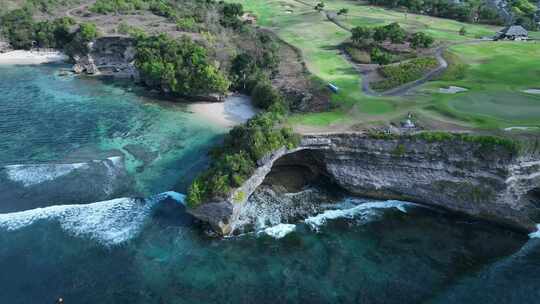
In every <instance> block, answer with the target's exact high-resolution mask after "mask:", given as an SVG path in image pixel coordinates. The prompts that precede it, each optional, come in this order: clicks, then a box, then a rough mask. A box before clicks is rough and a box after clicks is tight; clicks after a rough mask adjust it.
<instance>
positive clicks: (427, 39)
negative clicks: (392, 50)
mask: <svg viewBox="0 0 540 304" xmlns="http://www.w3.org/2000/svg"><path fill="white" fill-rule="evenodd" d="M410 42H411V47H412V48H413V49H418V48H428V47H430V46H431V45H432V44H433V42H434V39H433V37H431V36H429V35H427V34H424V33H421V32H419V33H414V34H413V35H412V37H411V39H410Z"/></svg>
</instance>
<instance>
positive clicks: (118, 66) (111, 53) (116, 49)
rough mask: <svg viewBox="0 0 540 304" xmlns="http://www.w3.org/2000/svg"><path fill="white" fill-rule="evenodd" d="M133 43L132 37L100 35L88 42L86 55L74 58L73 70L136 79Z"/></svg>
mask: <svg viewBox="0 0 540 304" xmlns="http://www.w3.org/2000/svg"><path fill="white" fill-rule="evenodd" d="M134 44H135V41H134V39H133V38H129V37H122V36H117V37H116V36H107V37H100V38H98V39H96V40H95V41H94V42H92V43H90V45H89V49H90V52H89V53H88V55H86V56H82V57H77V58H75V61H76V64H75V65H74V66H73V71H74V72H76V73H78V74H80V73H87V74H90V75H97V74H104V75H113V76H115V77H123V78H135V79H138V77H139V76H138V72H137V69H136V68H135V66H134V64H133V61H134V60H135V46H134Z"/></svg>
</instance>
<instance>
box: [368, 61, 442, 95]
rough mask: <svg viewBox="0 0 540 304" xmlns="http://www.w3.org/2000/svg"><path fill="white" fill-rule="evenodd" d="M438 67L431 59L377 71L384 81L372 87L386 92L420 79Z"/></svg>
mask: <svg viewBox="0 0 540 304" xmlns="http://www.w3.org/2000/svg"><path fill="white" fill-rule="evenodd" d="M437 66H438V62H437V59H435V58H433V57H424V58H416V59H412V60H410V61H407V62H404V63H400V64H398V65H388V66H384V67H381V68H380V69H379V71H380V73H381V75H382V76H383V77H384V80H382V81H379V82H376V83H374V84H373V85H372V87H373V88H374V89H375V90H387V89H390V88H394V87H397V86H400V85H402V84H405V83H409V82H411V81H414V80H417V79H419V78H421V77H422V76H423V75H424V74H425V73H426V72H427V71H429V70H431V69H433V68H435V67H437Z"/></svg>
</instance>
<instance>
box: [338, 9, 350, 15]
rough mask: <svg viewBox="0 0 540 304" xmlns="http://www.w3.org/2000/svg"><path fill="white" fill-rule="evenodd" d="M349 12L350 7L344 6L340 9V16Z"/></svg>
mask: <svg viewBox="0 0 540 304" xmlns="http://www.w3.org/2000/svg"><path fill="white" fill-rule="evenodd" d="M348 13H349V9H348V8H342V9H340V10H339V11H338V13H337V14H338V16H341V15H347V14H348Z"/></svg>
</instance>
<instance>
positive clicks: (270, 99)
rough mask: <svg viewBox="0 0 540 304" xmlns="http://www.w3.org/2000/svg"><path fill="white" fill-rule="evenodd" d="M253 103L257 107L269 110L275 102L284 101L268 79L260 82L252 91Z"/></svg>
mask: <svg viewBox="0 0 540 304" xmlns="http://www.w3.org/2000/svg"><path fill="white" fill-rule="evenodd" d="M251 98H252V101H253V104H254V105H255V106H256V107H259V108H261V109H264V110H267V109H268V108H270V106H271V105H273V104H274V103H282V102H283V100H282V98H281V95H280V94H279V93H278V92H277V90H276V89H274V87H272V85H271V84H270V83H269V82H267V81H261V82H259V83H258V84H257V85H256V86H255V88H253V91H252V92H251Z"/></svg>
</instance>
